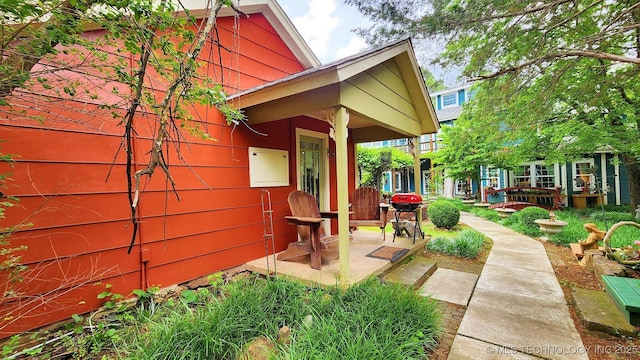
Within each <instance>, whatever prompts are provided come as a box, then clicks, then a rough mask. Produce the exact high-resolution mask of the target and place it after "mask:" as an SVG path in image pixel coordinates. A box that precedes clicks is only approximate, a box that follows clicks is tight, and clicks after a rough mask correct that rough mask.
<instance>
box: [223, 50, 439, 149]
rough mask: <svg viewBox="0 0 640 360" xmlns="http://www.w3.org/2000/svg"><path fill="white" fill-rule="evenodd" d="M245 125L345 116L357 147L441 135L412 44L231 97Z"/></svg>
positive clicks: (370, 53)
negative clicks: (343, 112) (339, 111)
mask: <svg viewBox="0 0 640 360" xmlns="http://www.w3.org/2000/svg"><path fill="white" fill-rule="evenodd" d="M229 102H230V103H231V104H232V105H233V106H235V107H236V108H239V109H242V110H243V111H244V112H245V114H246V115H247V118H248V122H249V124H259V123H264V122H269V121H275V120H281V119H286V118H290V117H294V116H300V115H303V116H307V117H310V118H315V119H319V120H323V121H324V120H326V119H327V117H328V115H329V114H328V113H330V112H331V111H332V110H333V109H335V108H337V107H345V108H346V109H347V110H348V112H349V122H348V127H349V128H350V129H351V130H352V134H353V138H354V141H355V142H368V141H377V140H386V139H396V138H406V137H415V136H420V135H422V134H430V133H435V132H437V131H438V129H439V124H438V120H437V117H436V113H435V110H434V108H433V105H432V104H431V101H430V97H429V93H428V91H427V88H426V86H425V84H424V80H423V78H422V72H421V71H420V67H419V66H418V64H417V60H416V57H415V53H414V51H413V47H412V45H411V41H410V40H408V39H406V40H401V41H398V42H395V43H391V44H388V45H384V46H381V47H379V48H376V49H373V50H369V51H365V52H362V53H359V54H357V55H354V56H351V57H348V58H345V59H342V60H339V61H336V62H332V63H329V64H326V65H322V66H318V67H315V68H312V69H308V70H305V71H302V72H300V73H297V74H293V75H291V76H288V77H286V78H283V79H280V80H276V81H273V82H271V83H267V84H264V85H261V86H258V87H255V88H252V89H248V90H246V91H243V92H240V93H237V94H234V95H232V96H230V97H229Z"/></svg>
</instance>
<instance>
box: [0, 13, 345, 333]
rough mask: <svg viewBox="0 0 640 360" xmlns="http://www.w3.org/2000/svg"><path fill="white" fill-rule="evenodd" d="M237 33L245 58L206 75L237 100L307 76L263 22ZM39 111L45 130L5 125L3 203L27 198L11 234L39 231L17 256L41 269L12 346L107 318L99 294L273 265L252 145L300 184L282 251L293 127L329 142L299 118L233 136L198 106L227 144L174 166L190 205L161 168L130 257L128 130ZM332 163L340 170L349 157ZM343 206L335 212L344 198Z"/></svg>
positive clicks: (274, 192) (60, 111) (3, 307)
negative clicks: (41, 331) (276, 154)
mask: <svg viewBox="0 0 640 360" xmlns="http://www.w3.org/2000/svg"><path fill="white" fill-rule="evenodd" d="M233 26H234V20H233V19H232V18H222V19H219V21H218V27H219V33H220V38H221V42H222V44H223V45H224V46H225V47H227V48H237V49H239V51H240V53H239V54H229V53H225V52H223V57H222V65H223V67H224V69H223V70H222V73H221V71H220V67H219V65H218V64H217V61H218V60H217V50H216V51H213V49H209V48H205V49H204V50H203V52H202V54H203V56H202V59H201V60H202V61H205V62H207V63H208V66H207V67H206V68H204V70H203V71H206V73H207V74H209V76H211V77H214V78H216V79H218V80H220V79H222V80H223V81H224V82H225V83H226V84H227V88H228V89H229V91H230V92H234V91H236V90H243V89H247V88H250V87H253V86H256V85H259V84H262V83H265V82H268V81H272V80H274V79H278V78H281V77H284V76H287V75H289V74H292V73H296V72H299V71H301V70H303V66H302V65H301V64H300V63H299V62H298V61H297V60H296V58H295V56H294V55H293V54H292V53H291V51H290V50H289V49H288V48H287V47H286V45H285V44H284V43H283V42H282V40H281V39H280V38H279V37H278V35H277V34H276V32H275V31H274V29H273V28H272V27H271V25H270V24H269V23H268V22H267V20H266V19H265V18H264V17H263V16H261V15H252V16H251V17H250V18H249V19H246V18H245V19H241V20H240V22H239V35H240V37H239V38H235V39H234V38H233V34H234V33H233ZM110 85H112V84H110ZM107 94H108V93H105V97H106V96H107ZM109 96H111V97H113V96H112V95H109ZM85 100H86V99H85ZM15 101H18V100H17V99H15ZM25 102H28V104H26V105H28V107H29V109H30V110H29V114H31V115H37V116H39V117H41V119H43V121H44V122H43V123H42V124H41V123H39V122H37V121H34V120H32V119H31V118H29V117H28V116H11V117H8V116H4V115H3V116H2V117H1V118H0V139H2V140H4V142H3V143H2V144H0V145H1V146H2V152H3V153H5V154H17V155H18V156H16V162H15V165H14V166H13V167H12V168H9V167H8V166H6V164H2V165H0V166H2V167H1V168H0V173H4V172H6V171H10V172H11V173H12V175H11V177H12V178H13V181H11V182H10V183H9V188H8V189H6V190H3V192H5V193H6V194H9V195H12V196H17V197H19V198H20V207H16V208H12V209H9V210H8V212H7V214H6V215H7V218H6V219H5V220H3V221H2V226H7V225H13V224H18V223H21V222H28V223H32V226H30V227H27V228H25V229H23V230H21V231H19V232H18V233H16V234H14V235H13V236H12V237H11V241H12V245H14V246H17V245H26V246H27V247H28V250H27V251H25V252H23V253H22V259H23V262H24V263H25V264H26V265H28V266H29V270H28V271H27V272H26V273H25V274H24V278H25V282H24V283H23V284H22V285H20V286H19V287H18V288H17V290H18V292H19V293H20V294H22V296H18V297H16V298H15V299H5V300H4V301H3V302H2V303H1V304H0V319H4V320H3V321H2V322H0V337H6V336H9V335H11V334H13V333H16V332H23V331H26V330H30V329H33V328H36V327H40V326H42V325H45V324H49V323H52V322H55V321H58V320H63V319H68V318H69V317H70V316H71V315H72V314H74V313H84V312H87V311H90V310H92V309H95V308H97V307H98V306H100V305H101V303H102V300H98V299H97V298H96V296H97V294H99V293H100V292H102V291H104V290H105V286H106V285H107V284H109V285H112V287H111V288H110V289H109V290H110V291H111V292H113V293H118V294H123V295H129V294H130V293H131V290H133V289H138V288H146V287H148V286H154V285H158V286H169V285H172V284H176V283H181V282H185V281H188V280H190V279H194V278H197V277H200V276H203V275H207V274H210V273H213V272H216V271H220V270H223V269H227V268H230V267H233V266H237V265H240V264H243V263H244V262H246V261H247V260H251V259H255V258H258V257H261V256H264V251H265V250H264V242H263V225H262V215H261V201H260V199H261V196H260V194H261V193H260V192H261V190H262V189H257V188H255V189H253V188H250V187H249V171H248V147H249V146H260V147H268V148H276V149H283V150H288V151H290V154H291V156H290V158H291V165H292V166H291V167H290V168H291V174H290V180H291V185H290V186H288V187H276V188H270V189H269V190H270V191H271V196H272V200H273V209H274V210H275V213H274V233H275V234H276V243H277V245H276V247H277V249H276V250H278V251H279V250H282V249H284V248H285V247H286V244H287V243H288V242H290V241H293V240H294V239H295V236H296V235H295V227H292V226H289V225H287V224H286V222H285V221H284V218H283V217H284V216H285V215H287V214H289V208H288V206H287V203H286V196H287V194H288V193H289V192H290V191H291V190H293V189H294V188H295V187H296V177H295V154H294V153H295V143H294V142H295V139H294V138H295V136H293V135H292V134H294V130H293V129H294V127H295V126H300V127H305V128H309V129H312V130H317V131H322V132H327V131H328V126H327V124H326V123H323V122H320V121H317V120H312V119H306V118H297V119H294V120H281V121H277V122H274V123H269V124H266V125H264V124H263V125H262V126H257V130H259V131H262V132H265V133H267V134H268V136H267V137H264V136H260V135H257V134H255V133H253V132H252V131H249V130H248V129H246V128H245V127H243V126H239V127H237V128H236V129H233V128H232V127H230V126H228V125H226V123H225V122H224V121H223V119H221V116H220V115H219V114H218V113H217V111H216V110H214V109H210V108H204V107H198V108H194V109H193V111H192V113H193V115H194V116H195V117H196V120H200V121H202V124H203V126H204V127H205V128H206V129H208V131H209V133H210V134H211V135H212V136H213V137H215V139H216V140H215V141H204V140H199V139H194V138H189V139H188V141H189V145H187V144H185V143H182V144H181V146H180V150H181V156H182V157H183V160H181V159H179V158H178V156H177V153H176V152H175V151H173V152H172V153H170V154H169V163H170V171H171V174H172V176H173V177H174V179H175V180H176V184H177V188H178V195H179V197H180V200H179V201H178V199H177V198H176V195H175V194H174V193H173V192H171V191H166V190H167V189H170V186H168V184H167V182H166V180H165V178H164V175H163V174H162V173H161V171H160V170H157V171H156V174H154V175H153V177H152V178H151V179H150V180H148V179H147V180H145V181H144V183H143V188H144V193H143V194H142V196H141V200H140V205H139V217H140V228H139V233H138V237H137V239H136V242H135V246H134V248H133V251H132V253H131V254H127V248H128V245H129V242H130V239H131V234H132V226H131V223H130V220H129V217H130V212H129V211H130V210H129V201H128V197H127V193H126V189H127V178H126V174H125V163H126V159H125V156H124V153H123V151H122V149H120V150H118V149H119V147H120V145H121V142H122V137H121V134H122V132H123V129H122V127H121V126H119V125H118V121H119V119H112V118H111V116H110V115H109V113H108V112H106V111H101V110H99V109H98V108H96V106H95V104H92V103H91V101H84V102H79V101H76V102H73V101H70V100H65V101H60V102H59V103H57V104H56V103H52V102H51V101H49V100H48V99H45V98H39V97H38V96H30V97H29V99H28V100H25ZM3 114H4V113H3ZM136 121H140V122H142V124H145V121H147V120H146V119H144V118H143V117H140V118H139V119H137V120H136ZM140 128H144V127H140ZM151 132H152V130H149V133H146V134H145V133H139V134H138V136H137V137H136V138H135V139H134V148H135V160H136V167H137V168H138V169H140V168H142V167H144V166H145V165H146V163H147V161H148V154H147V152H148V150H149V143H150V141H151V135H150V134H151ZM332 146H333V144H332ZM331 162H332V163H331V167H332V168H333V169H335V158H332V159H331ZM350 169H351V170H353V154H351V156H350ZM334 171H335V170H334ZM331 178H332V179H335V176H331ZM333 181H335V180H333ZM332 187H334V188H335V184H332ZM351 187H353V184H351ZM334 197H335V195H334ZM331 201H332V204H333V205H335V198H332V200H331ZM2 284H3V285H5V286H6V285H7V284H6V281H4V280H3V281H2Z"/></svg>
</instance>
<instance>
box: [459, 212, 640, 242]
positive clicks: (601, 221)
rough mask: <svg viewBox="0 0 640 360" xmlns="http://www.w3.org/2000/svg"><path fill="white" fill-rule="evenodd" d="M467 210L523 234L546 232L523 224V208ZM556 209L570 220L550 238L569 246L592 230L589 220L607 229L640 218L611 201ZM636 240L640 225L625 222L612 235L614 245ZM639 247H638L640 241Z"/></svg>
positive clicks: (558, 216)
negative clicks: (504, 214) (502, 213)
mask: <svg viewBox="0 0 640 360" xmlns="http://www.w3.org/2000/svg"><path fill="white" fill-rule="evenodd" d="M464 210H465V211H468V212H470V213H473V214H475V215H477V216H480V217H483V218H485V219H488V220H491V221H493V222H496V223H500V224H502V225H504V226H507V227H509V228H511V229H513V230H514V231H516V232H519V233H521V234H525V235H529V236H535V237H537V236H542V235H544V234H543V233H542V232H541V231H540V229H539V228H538V227H537V226H528V225H526V224H523V223H522V222H521V221H520V217H519V213H520V212H516V213H514V214H513V215H511V216H510V217H508V218H506V219H500V218H499V217H498V215H497V212H496V211H495V210H491V209H482V208H480V209H478V208H474V207H473V206H467V207H466V208H465V209H464ZM491 213H493V214H491ZM554 213H555V214H556V217H557V219H559V220H562V221H566V222H567V226H565V227H564V228H563V229H562V231H561V232H560V233H559V234H555V235H552V236H550V237H549V241H551V242H553V243H555V244H558V245H562V246H569V244H571V243H577V242H579V241H580V240H584V239H586V238H587V236H588V233H587V231H586V230H585V229H584V227H583V226H584V224H585V223H594V224H596V225H597V226H598V228H600V229H602V230H604V231H607V230H609V229H610V228H611V226H612V225H613V224H615V223H617V222H620V221H636V222H637V220H636V219H635V218H634V217H633V216H632V215H631V212H630V211H629V209H628V207H626V206H611V205H609V206H607V207H604V208H589V209H572V208H567V209H563V210H558V211H555V212H554ZM494 214H495V215H494ZM636 240H640V228H638V227H635V226H623V227H620V228H618V230H616V231H615V232H614V233H613V235H612V237H611V247H613V248H624V247H625V246H634V242H635V241H636ZM635 247H636V248H638V246H637V245H636V246H635Z"/></svg>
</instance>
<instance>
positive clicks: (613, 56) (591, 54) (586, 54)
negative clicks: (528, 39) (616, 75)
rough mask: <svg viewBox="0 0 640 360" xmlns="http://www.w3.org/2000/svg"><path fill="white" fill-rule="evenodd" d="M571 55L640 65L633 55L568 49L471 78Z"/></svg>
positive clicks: (487, 76) (497, 74) (484, 76)
mask: <svg viewBox="0 0 640 360" xmlns="http://www.w3.org/2000/svg"><path fill="white" fill-rule="evenodd" d="M570 57H586V58H594V59H600V60H608V61H616V62H621V63H629V64H634V65H640V58H632V57H628V56H622V55H616V54H610V53H603V52H600V51H593V50H570V51H566V52H563V53H551V54H545V55H542V56H539V57H537V58H534V59H531V60H529V61H525V62H524V63H521V64H519V65H516V66H511V67H508V68H505V69H501V70H499V71H497V72H494V73H492V74H489V75H483V76H478V77H475V78H472V79H469V80H470V81H478V80H486V79H492V78H496V77H498V76H501V75H504V74H508V73H511V72H517V71H520V70H522V69H524V68H527V67H529V66H531V65H534V64H538V63H542V62H544V61H549V60H554V59H561V58H570Z"/></svg>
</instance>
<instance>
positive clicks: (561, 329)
mask: <svg viewBox="0 0 640 360" xmlns="http://www.w3.org/2000/svg"><path fill="white" fill-rule="evenodd" d="M460 222H462V223H465V224H467V225H469V226H470V227H472V228H474V229H476V230H478V231H480V232H482V233H483V234H485V235H486V236H487V237H489V238H491V240H493V247H492V249H491V253H490V254H489V257H488V258H487V262H486V264H485V266H484V268H483V270H482V273H481V274H480V277H479V278H478V282H477V283H476V286H475V289H474V290H473V294H472V296H471V300H470V301H469V305H468V307H467V310H466V312H465V314H464V317H463V318H462V322H461V323H460V327H459V328H458V333H457V334H456V336H455V338H454V341H453V345H452V346H451V351H450V353H449V359H454V360H458V359H541V358H542V359H585V360H588V359H589V357H588V356H587V354H586V351H585V347H584V345H583V343H582V340H581V339H580V334H579V333H578V331H577V330H576V328H575V326H574V324H573V320H572V319H571V315H570V314H569V308H568V306H567V304H566V301H565V298H564V295H563V293H562V289H561V288H560V284H559V283H558V280H557V278H556V276H555V273H554V272H553V268H552V267H551V263H550V262H549V259H548V258H547V254H546V252H545V249H544V246H543V245H542V243H540V242H539V241H537V240H535V239H532V238H530V237H528V236H525V235H521V234H518V233H516V232H515V231H513V230H511V229H509V228H506V227H504V226H501V225H498V224H495V223H492V222H490V221H487V220H484V219H481V218H479V217H476V216H474V215H470V214H467V213H462V215H461V217H460Z"/></svg>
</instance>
